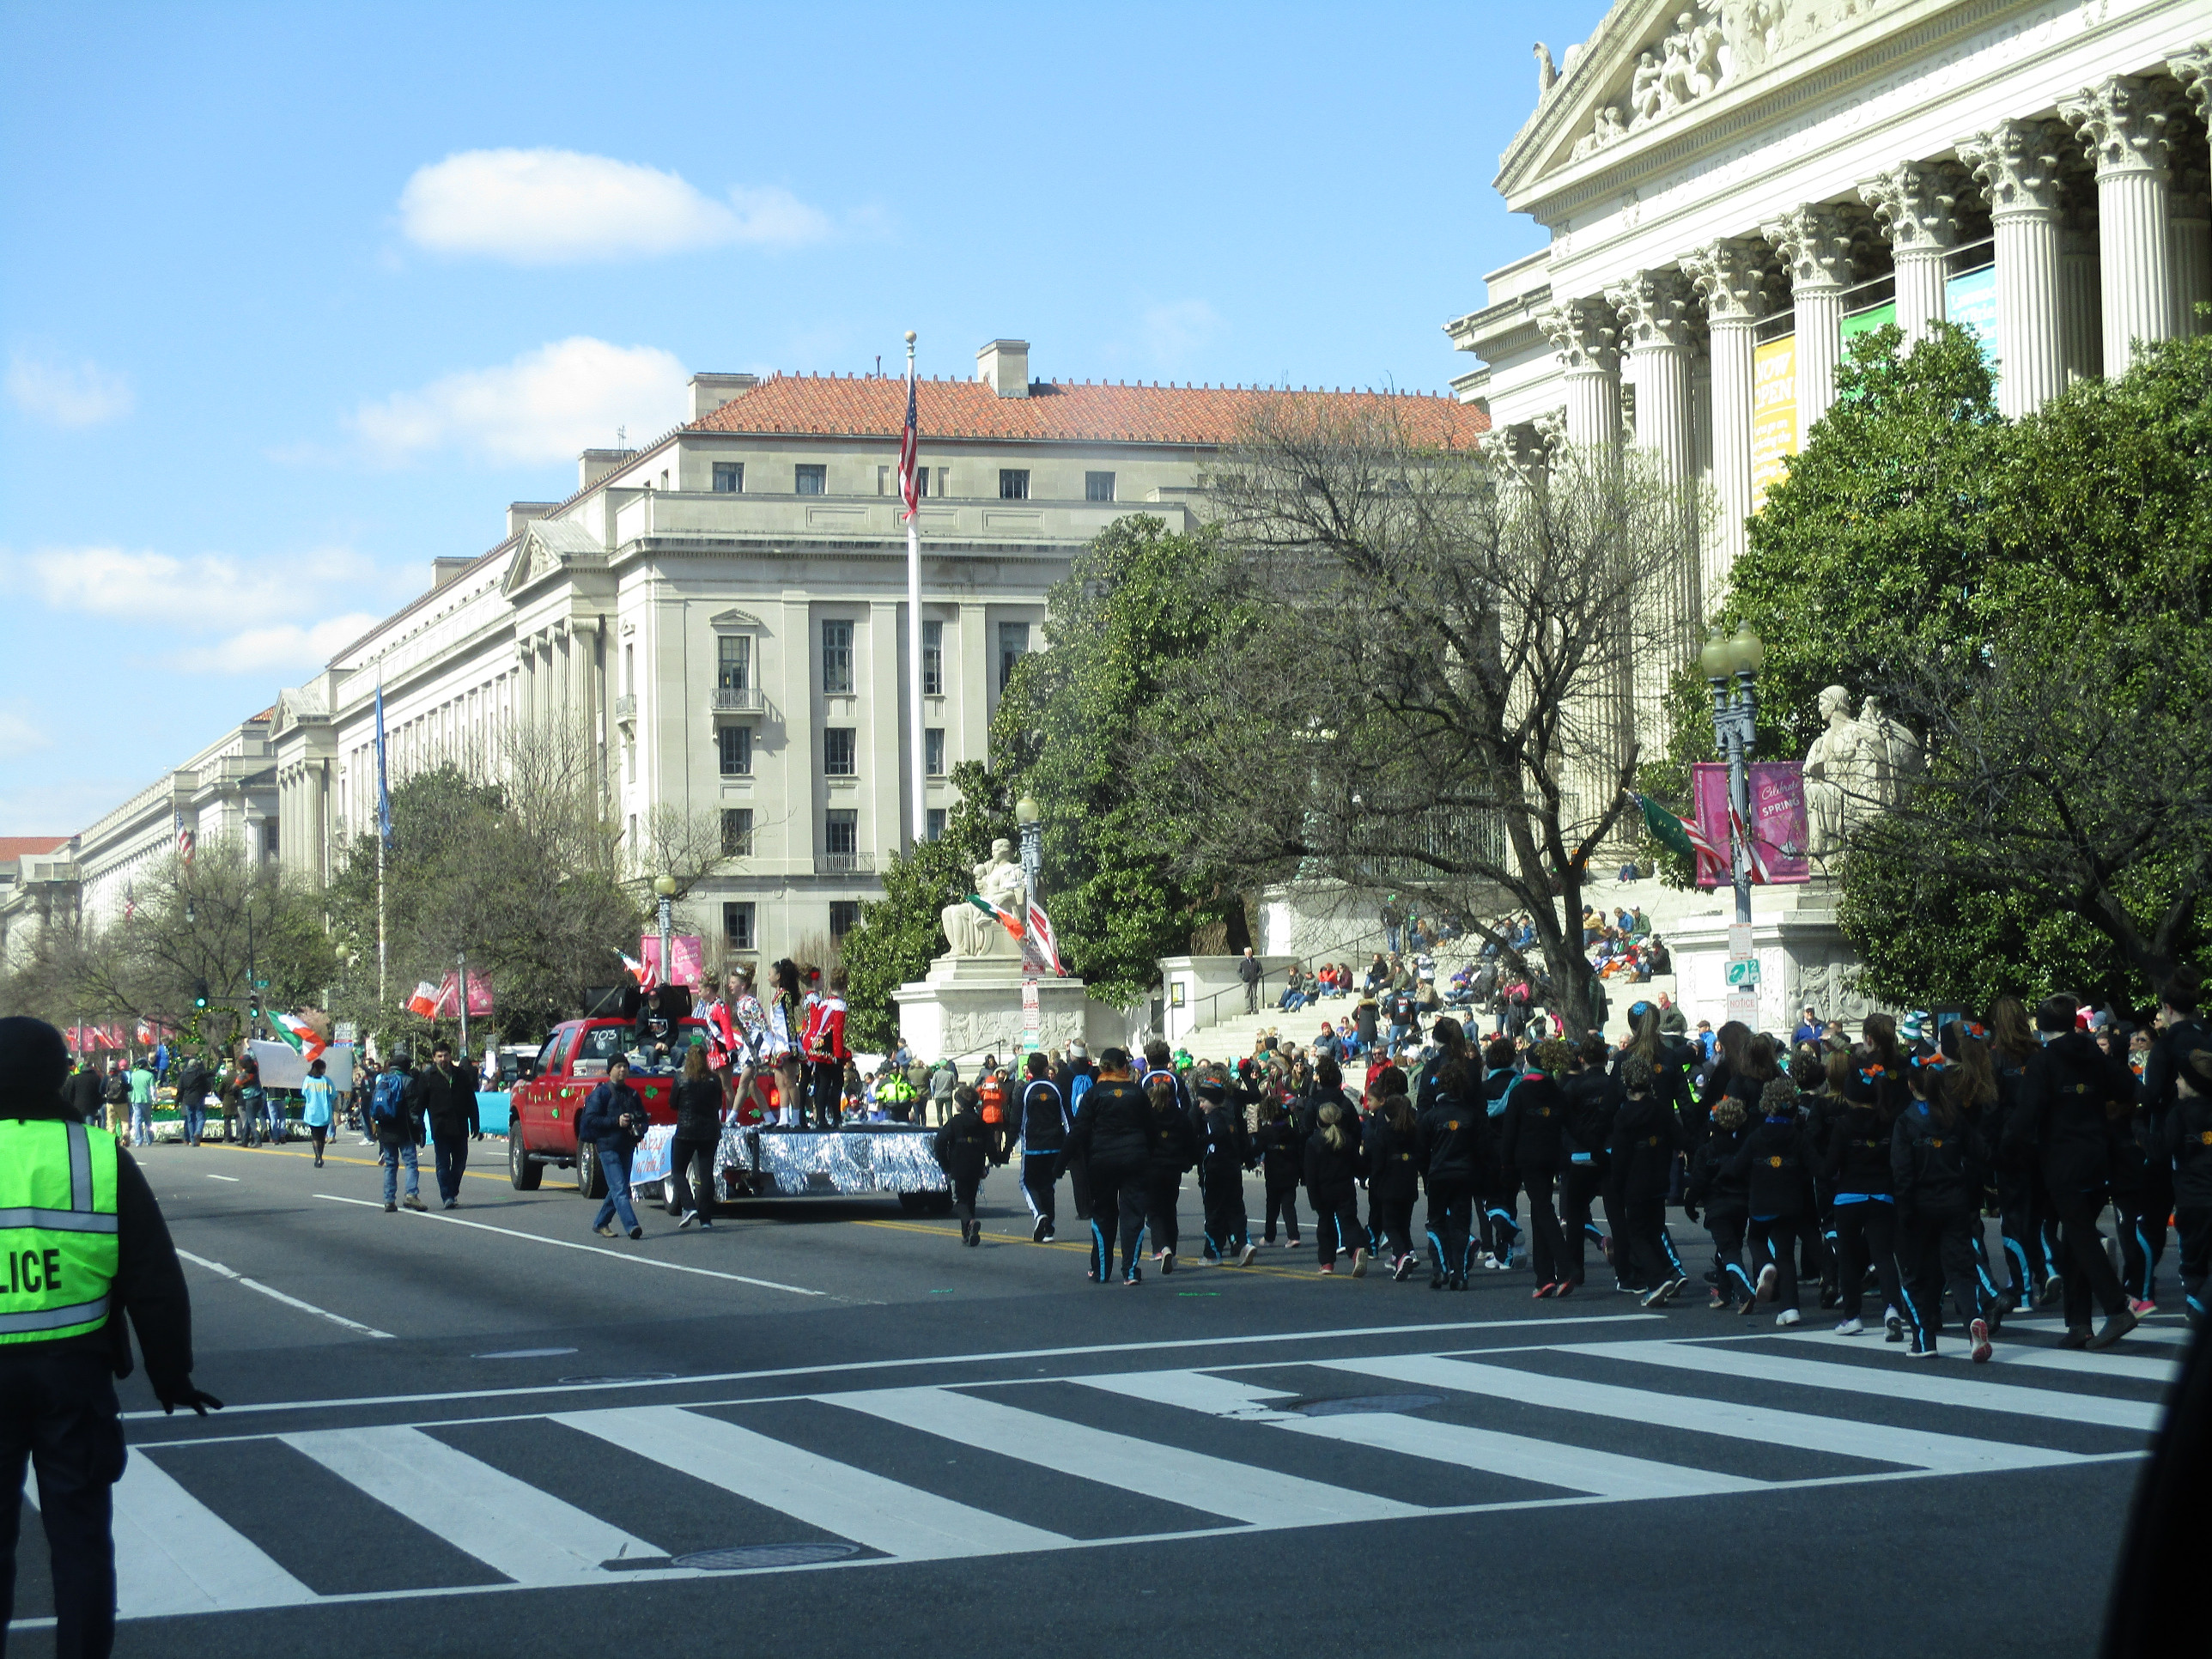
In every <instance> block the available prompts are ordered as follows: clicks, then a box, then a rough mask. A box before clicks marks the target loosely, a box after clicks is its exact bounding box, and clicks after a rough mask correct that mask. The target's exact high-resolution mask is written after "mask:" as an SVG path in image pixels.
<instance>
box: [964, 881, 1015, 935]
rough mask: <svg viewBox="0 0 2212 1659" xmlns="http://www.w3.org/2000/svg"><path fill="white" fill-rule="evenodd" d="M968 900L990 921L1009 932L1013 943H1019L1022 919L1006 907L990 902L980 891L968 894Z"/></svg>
mask: <svg viewBox="0 0 2212 1659" xmlns="http://www.w3.org/2000/svg"><path fill="white" fill-rule="evenodd" d="M968 902H969V903H970V904H972V905H974V906H975V908H977V909H978V910H981V912H982V913H983V914H984V915H987V916H988V917H990V918H991V920H992V921H995V922H997V923H998V924H999V926H1000V927H1003V928H1005V929H1006V931H1007V932H1008V933H1012V935H1013V937H1014V943H1015V944H1017V945H1018V944H1020V943H1021V941H1022V919H1021V918H1020V917H1019V916H1018V915H1015V914H1014V913H1013V912H1012V910H1009V909H1006V908H1005V907H1004V906H1001V905H997V904H994V903H992V902H991V901H990V900H988V899H987V898H985V897H984V896H982V895H981V893H970V894H969V895H968Z"/></svg>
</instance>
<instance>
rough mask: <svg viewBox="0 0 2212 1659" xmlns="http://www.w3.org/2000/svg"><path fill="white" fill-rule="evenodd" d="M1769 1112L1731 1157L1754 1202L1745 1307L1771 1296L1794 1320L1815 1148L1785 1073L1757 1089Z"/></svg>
mask: <svg viewBox="0 0 2212 1659" xmlns="http://www.w3.org/2000/svg"><path fill="white" fill-rule="evenodd" d="M1759 1106H1760V1108H1761V1109H1762V1110H1763V1111H1764V1112H1765V1116H1764V1117H1763V1118H1762V1119H1761V1120H1760V1121H1759V1122H1757V1123H1754V1124H1753V1125H1752V1127H1751V1133H1749V1134H1747V1135H1746V1136H1745V1137H1744V1138H1743V1145H1742V1146H1739V1147H1737V1148H1736V1152H1735V1157H1734V1158H1730V1159H1729V1164H1728V1170H1729V1175H1730V1176H1735V1177H1737V1178H1739V1179H1741V1180H1743V1181H1744V1182H1745V1183H1746V1187H1747V1197H1748V1200H1749V1203H1750V1206H1751V1243H1752V1265H1753V1267H1754V1269H1756V1271H1755V1273H1754V1274H1753V1280H1754V1285H1755V1293H1754V1296H1753V1300H1752V1301H1751V1302H1749V1303H1748V1304H1746V1305H1745V1307H1744V1309H1743V1311H1744V1312H1745V1313H1746V1314H1752V1313H1756V1312H1757V1311H1758V1309H1759V1303H1760V1302H1761V1301H1764V1300H1767V1299H1769V1298H1771V1299H1772V1300H1774V1301H1776V1302H1778V1303H1780V1304H1782V1310H1781V1311H1780V1312H1779V1313H1778V1314H1777V1315H1776V1316H1775V1322H1776V1323H1777V1324H1778V1325H1795V1324H1796V1323H1797V1322H1798V1320H1799V1319H1800V1317H1802V1316H1801V1315H1800V1314H1799V1313H1798V1311H1797V1243H1798V1234H1799V1233H1800V1231H1802V1230H1803V1229H1804V1227H1805V1226H1806V1225H1808V1222H1809V1219H1810V1214H1811V1211H1812V1207H1813V1169H1812V1152H1811V1149H1810V1148H1809V1147H1808V1146H1806V1144H1805V1131H1804V1129H1803V1127H1802V1126H1801V1125H1800V1124H1799V1123H1798V1121H1797V1085H1796V1084H1794V1083H1792V1082H1790V1079H1788V1078H1786V1077H1778V1078H1770V1079H1767V1080H1766V1082H1765V1085H1763V1086H1762V1088H1761V1089H1760V1091H1759Z"/></svg>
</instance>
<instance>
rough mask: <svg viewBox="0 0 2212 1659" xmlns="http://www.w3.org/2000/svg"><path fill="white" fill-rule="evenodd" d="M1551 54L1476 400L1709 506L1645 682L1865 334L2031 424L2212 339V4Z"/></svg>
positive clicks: (1716, 30) (1778, 7)
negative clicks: (2211, 321) (2157, 356)
mask: <svg viewBox="0 0 2212 1659" xmlns="http://www.w3.org/2000/svg"><path fill="white" fill-rule="evenodd" d="M1536 57H1537V66H1536V74H1535V79H1536V82H1537V87H1536V92H1537V103H1536V107H1535V111H1534V113H1533V114H1532V115H1531V116H1530V117H1529V118H1528V121H1527V123H1526V124H1525V125H1523V126H1522V130H1521V131H1520V132H1519V133H1518V135H1516V137H1515V138H1514V140H1513V142H1512V144H1511V145H1510V148H1508V149H1507V150H1506V151H1505V153H1504V156H1503V157H1502V158H1501V160H1500V167H1499V173H1498V179H1497V185H1498V190H1499V191H1501V192H1502V193H1503V194H1504V197H1505V199H1506V201H1507V202H1508V204H1510V206H1511V207H1512V208H1513V209H1514V210H1516V211H1518V212H1522V213H1526V214H1528V215H1530V216H1533V217H1534V218H1535V219H1536V220H1537V221H1538V222H1540V223H1541V224H1542V225H1543V226H1544V227H1545V228H1546V229H1547V231H1548V232H1549V233H1550V242H1549V245H1548V246H1546V247H1545V248H1544V249H1542V250H1541V252H1536V253H1534V254H1531V255H1529V256H1528V258H1522V259H1519V260H1516V261H1515V262H1514V263H1512V264H1509V265H1506V266H1504V268H1502V269H1500V270H1495V271H1492V273H1491V274H1490V276H1489V277H1488V278H1487V287H1488V293H1487V296H1486V304H1485V305H1484V306H1483V307H1482V308H1481V309H1480V310H1479V311H1474V312H1472V313H1468V315H1466V316H1464V317H1462V318H1460V319H1457V320H1456V321H1454V322H1451V323H1449V324H1448V325H1446V326H1447V331H1448V332H1449V335H1450V337H1451V338H1452V341H1453V343H1455V345H1456V346H1458V347H1459V349H1462V350H1464V351H1468V352H1471V353H1473V354H1474V355H1475V356H1478V357H1479V358H1480V360H1481V362H1482V364H1483V367H1481V368H1477V369H1475V370H1474V371H1473V372H1472V373H1469V374H1465V375H1463V376H1462V377H1460V378H1459V379H1458V380H1455V382H1454V386H1455V389H1456V390H1457V391H1458V392H1459V394H1460V395H1461V396H1462V398H1464V399H1466V400H1467V401H1468V402H1469V403H1471V404H1474V405H1476V406H1477V407H1479V408H1480V409H1482V410H1484V411H1485V412H1486V414H1487V415H1488V416H1489V417H1490V420H1491V422H1492V426H1493V428H1495V429H1496V432H1497V435H1498V441H1504V442H1505V443H1507V444H1509V445H1510V446H1511V447H1513V448H1514V449H1515V450H1516V452H1517V453H1523V454H1531V455H1541V453H1542V452H1543V450H1544V449H1545V448H1546V447H1547V446H1549V445H1550V444H1553V443H1555V442H1557V441H1559V440H1561V439H1565V440H1566V441H1571V442H1576V443H1589V444H1596V443H1609V442H1615V441H1626V442H1629V443H1632V444H1636V445H1640V446H1643V447H1645V448H1646V449H1648V450H1649V451H1650V452H1652V453H1653V454H1654V455H1655V456H1656V457H1657V458H1658V459H1660V460H1661V461H1662V463H1663V464H1664V465H1666V466H1667V467H1668V468H1670V469H1672V470H1674V471H1675V472H1676V473H1677V474H1678V475H1679V476H1683V477H1695V478H1699V479H1701V480H1704V481H1705V482H1706V483H1709V484H1710V486H1711V494H1712V495H1713V496H1714V498H1715V499H1716V501H1717V512H1716V513H1715V515H1714V520H1713V522H1714V529H1713V531H1712V532H1711V534H1710V535H1709V536H1708V537H1707V538H1705V545H1704V546H1703V547H1702V548H1701V550H1700V556H1699V559H1698V560H1697V562H1696V568H1686V569H1684V570H1683V571H1682V572H1681V573H1680V580H1679V581H1678V582H1677V583H1676V584H1675V585H1674V588H1673V591H1671V592H1668V593H1667V594H1665V595H1663V596H1662V599H1661V603H1662V604H1663V605H1665V606H1666V607H1667V614H1666V620H1668V622H1669V623H1670V624H1679V625H1678V626H1671V627H1670V629H1669V631H1670V632H1671V633H1672V635H1674V650H1675V651H1676V652H1677V653H1681V654H1678V655H1676V656H1675V658H1674V661H1673V662H1670V663H1666V664H1661V665H1652V669H1653V670H1656V671H1655V672H1654V675H1653V679H1652V680H1648V681H1646V682H1645V684H1647V685H1649V684H1654V683H1656V684H1664V683H1665V679H1666V678H1667V677H1668V675H1670V674H1671V672H1672V671H1673V669H1674V666H1675V665H1677V664H1679V663H1680V661H1681V660H1682V659H1683V656H1684V655H1686V654H1687V653H1691V652H1692V651H1694V649H1695V648H1696V645H1697V642H1698V636H1699V633H1700V631H1701V629H1702V627H1703V625H1704V623H1705V619H1706V618H1707V617H1709V616H1710V614H1711V611H1712V609H1713V607H1714V606H1715V605H1717V602H1718V600H1719V599H1720V597H1721V596H1722V594H1723V592H1724V591H1725V588H1726V585H1727V581H1728V573H1729V565H1730V562H1731V561H1732V560H1733V559H1734V558H1735V555H1736V554H1737V552H1738V551H1739V550H1741V547H1742V546H1743V544H1744V540H1745V532H1744V525H1745V520H1746V519H1747V517H1748V516H1749V515H1750V514H1751V513H1753V512H1755V511H1756V510H1757V508H1758V506H1759V501H1760V498H1761V495H1762V493H1763V491H1764V489H1765V487H1766V486H1767V485H1768V484H1769V483H1771V482H1772V481H1773V480H1774V479H1776V478H1778V477H1780V476H1781V472H1782V469H1783V462H1784V458H1785V457H1787V456H1789V455H1790V454H1792V453H1795V452H1796V449H1797V447H1798V445H1799V443H1800V441H1801V439H1802V435H1803V433H1804V432H1805V431H1806V429H1807V428H1808V427H1810V426H1811V424H1812V423H1813V422H1814V421H1817V420H1818V419H1819V418H1820V415H1821V413H1822V412H1823V411H1824V410H1826V409H1827V407H1828V405H1829V404H1830V403H1831V401H1832V399H1833V398H1834V396H1835V373H1836V367H1837V363H1838V360H1839V358H1840V356H1841V353H1842V349H1843V342H1844V340H1845V339H1847V338H1848V337H1850V336H1851V335H1852V334H1854V333H1856V332H1858V331H1862V330H1865V329H1869V328H1873V327H1876V326H1879V325H1882V324H1885V323H1889V322H1894V323H1896V324H1897V325H1899V327H1900V328H1902V329H1903V330H1904V331H1905V335H1906V336H1907V337H1908V338H1910V337H1914V336H1917V335H1918V334H1920V333H1922V332H1923V331H1925V330H1926V329H1927V328H1928V327H1929V325H1930V324H1931V323H1932V322H1934V321H1936V320H1937V319H1945V320H1948V321H1949V322H1952V323H1954V324H1957V325H1961V326H1964V327H1967V328H1970V329H1972V330H1974V331H1978V333H1979V334H1980V336H1981V337H1982V341H1983V345H1984V350H1985V352H1986V353H1987V354H1988V355H1989V356H1990V359H1991V360H1992V361H1993V362H1994V364H1995V366H1996V374H1997V379H1998V386H1999V400H2000V404H2001V407H2002V409H2003V410H2004V411H2005V412H2006V413H2007V414H2008V415H2014V416H2017V415H2019V414H2021V413H2023V412H2025V411H2027V410H2032V409H2033V408H2035V407H2036V405H2037V404H2039V403H2040V402H2042V401H2043V400H2044V399H2045V398H2049V397H2050V396H2051V395H2052V393H2054V392H2057V391H2058V390H2059V389H2060V388H2062V387H2063V386H2066V385H2067V384H2068V383H2069V381H2070V380H2075V379H2077V378H2079V377H2081V376H2083V375H2093V374H2106V373H2117V372H2118V371H2119V370H2120V369H2121V368H2124V366H2125V365H2126V363H2127V362H2128V359H2129V356H2130V352H2131V351H2132V350H2133V349H2135V348H2136V343H2139V342H2144V341H2155V340H2160V339H2165V338H2167V337H2172V336H2174V335H2177V334H2181V333H2192V332H2196V331H2200V330H2202V329H2203V328H2204V327H2205V326H2206V324H2205V322H2204V319H2203V318H2201V317H2200V316H2199V315H2198V314H2197V307H2198V306H2200V305H2201V304H2203V303H2205V302H2207V301H2212V218H2208V205H2207V195H2208V179H2207V171H2208V158H2207V151H2206V139H2205V132H2206V118H2207V114H2208V109H2212V5H2208V4H2207V3H2205V0H2068V3H2058V0H1720V3H1701V0H1620V3H1619V4H1616V5H1615V6H1614V7H1613V9H1612V10H1611V11H1610V12H1608V13H1607V15H1606V17H1605V19H1604V21H1602V22H1601V24H1600V25H1599V26H1598V27H1597V30H1596V31H1595V33H1593V34H1592V35H1591V37H1590V38H1589V40H1587V41H1584V42H1583V43H1581V44H1580V45H1579V46H1571V47H1569V48H1568V49H1567V50H1566V51H1565V53H1563V54H1562V55H1561V58H1559V60H1557V61H1556V63H1555V60H1554V58H1553V55H1552V53H1551V52H1550V51H1549V50H1548V49H1547V48H1546V47H1544V46H1538V47H1537V48H1536ZM1647 671H1651V670H1647ZM1638 703H1639V705H1640V708H1641V710H1642V712H1643V714H1644V717H1648V718H1651V719H1655V720H1656V719H1657V718H1658V717H1659V713H1658V702H1657V699H1656V698H1650V697H1639V698H1638ZM1638 735H1639V736H1640V737H1641V738H1643V740H1644V744H1645V746H1646V747H1647V749H1648V748H1649V747H1650V746H1651V745H1652V744H1655V743H1660V742H1663V734H1662V733H1660V732H1656V730H1654V731H1650V732H1641V733H1639V734H1638Z"/></svg>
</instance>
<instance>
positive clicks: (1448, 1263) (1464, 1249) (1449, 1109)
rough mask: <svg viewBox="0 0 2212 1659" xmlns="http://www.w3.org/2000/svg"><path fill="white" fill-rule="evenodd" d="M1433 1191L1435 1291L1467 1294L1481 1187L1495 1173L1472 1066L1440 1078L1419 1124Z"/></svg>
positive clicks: (1458, 1064)
mask: <svg viewBox="0 0 2212 1659" xmlns="http://www.w3.org/2000/svg"><path fill="white" fill-rule="evenodd" d="M1413 1140H1414V1145H1415V1146H1416V1148H1417V1150H1418V1151H1419V1153H1420V1163H1421V1181H1422V1184H1423V1185H1424V1186H1425V1188H1427V1189H1428V1194H1429V1211H1428V1235H1429V1288H1430V1289H1431V1290H1432V1291H1439V1290H1442V1289H1443V1288H1444V1286H1445V1285H1450V1286H1451V1288H1452V1289H1453V1290H1455V1291H1463V1290H1465V1289H1466V1288H1467V1270H1468V1263H1469V1261H1471V1260H1472V1252H1473V1250H1474V1238H1473V1236H1472V1234H1471V1231H1470V1224H1471V1222H1472V1220H1473V1210H1474V1194H1475V1188H1476V1187H1477V1185H1478V1184H1479V1183H1480V1182H1481V1181H1482V1179H1483V1177H1484V1174H1485V1172H1486V1170H1488V1169H1489V1167H1490V1115H1489V1113H1488V1112H1487V1111H1486V1109H1485V1103H1484V1099H1483V1094H1482V1087H1481V1085H1480V1083H1479V1082H1477V1081H1476V1079H1475V1078H1474V1074H1473V1071H1472V1068H1471V1066H1470V1065H1469V1063H1468V1061H1467V1060H1451V1061H1450V1062H1449V1063H1447V1064H1446V1065H1445V1066H1443V1068H1442V1070H1441V1071H1439V1072H1438V1073H1437V1078H1436V1092H1435V1097H1434V1099H1433V1100H1432V1101H1431V1103H1430V1105H1429V1106H1428V1108H1427V1109H1425V1110H1424V1111H1423V1112H1422V1113H1421V1114H1420V1115H1419V1116H1418V1117H1417V1118H1416V1119H1415V1120H1414V1123H1413Z"/></svg>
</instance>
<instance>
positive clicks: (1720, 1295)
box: [1682, 1096, 1757, 1308]
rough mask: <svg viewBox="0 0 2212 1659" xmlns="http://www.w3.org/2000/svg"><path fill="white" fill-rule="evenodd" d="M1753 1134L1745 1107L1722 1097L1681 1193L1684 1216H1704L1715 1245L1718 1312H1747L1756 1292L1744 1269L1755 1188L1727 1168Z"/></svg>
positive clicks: (1714, 1299)
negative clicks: (1740, 1309) (1737, 1308)
mask: <svg viewBox="0 0 2212 1659" xmlns="http://www.w3.org/2000/svg"><path fill="white" fill-rule="evenodd" d="M1749 1133H1751V1131H1750V1129H1749V1127H1748V1121H1747V1118H1746V1116H1745V1114H1744V1109H1743V1103H1742V1102H1741V1101H1740V1100H1738V1099H1736V1098H1735V1097H1733V1096H1724V1097H1722V1098H1721V1099H1719V1100H1717V1101H1715V1102H1714V1103H1713V1106H1712V1111H1711V1115H1710V1116H1709V1117H1708V1118H1707V1120H1706V1125H1705V1140H1704V1141H1703V1142H1702V1143H1701V1144H1700V1145H1699V1147H1698V1150H1697V1151H1696V1152H1692V1153H1691V1154H1690V1176H1689V1180H1688V1182H1687V1183H1686V1185H1685V1186H1684V1188H1683V1189H1682V1213H1683V1215H1684V1216H1685V1217H1686V1218H1688V1219H1689V1220H1690V1221H1692V1222H1693V1223H1694V1222H1695V1221H1696V1220H1697V1219H1698V1215H1699V1212H1700V1211H1703V1212H1705V1232H1706V1234H1707V1235H1708V1236H1709V1237H1711V1239H1712V1241H1713V1295H1712V1300H1711V1303H1710V1304H1708V1305H1710V1306H1711V1307H1715V1308H1733V1307H1735V1306H1736V1305H1737V1304H1743V1305H1745V1306H1748V1305H1749V1304H1751V1303H1752V1301H1753V1299H1754V1297H1755V1296H1756V1294H1757V1292H1756V1291H1755V1290H1754V1288H1753V1285H1752V1282H1751V1274H1750V1273H1749V1271H1748V1270H1747V1269H1746V1268H1745V1267H1744V1265H1743V1235H1744V1230H1745V1229H1746V1228H1747V1227H1749V1226H1750V1225H1751V1183H1750V1181H1749V1179H1748V1177H1747V1176H1735V1175H1731V1174H1730V1173H1729V1167H1730V1165H1731V1164H1733V1162H1734V1160H1735V1155H1736V1153H1737V1152H1739V1151H1740V1150H1741V1148H1742V1146H1743V1143H1744V1138H1745V1137H1746V1136H1747V1135H1748V1134H1749Z"/></svg>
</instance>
